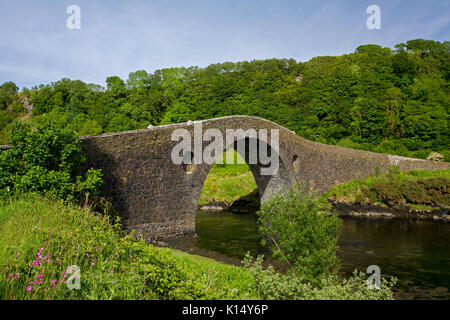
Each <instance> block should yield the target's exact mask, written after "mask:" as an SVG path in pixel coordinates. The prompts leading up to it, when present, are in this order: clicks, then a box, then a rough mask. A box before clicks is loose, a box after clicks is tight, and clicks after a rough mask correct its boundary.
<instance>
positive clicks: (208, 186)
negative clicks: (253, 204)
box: [199, 153, 257, 205]
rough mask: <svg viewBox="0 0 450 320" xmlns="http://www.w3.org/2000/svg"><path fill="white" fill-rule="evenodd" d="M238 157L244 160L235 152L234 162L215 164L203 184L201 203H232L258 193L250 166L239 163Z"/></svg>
mask: <svg viewBox="0 0 450 320" xmlns="http://www.w3.org/2000/svg"><path fill="white" fill-rule="evenodd" d="M224 154H225V153H224ZM237 159H241V160H242V158H241V157H240V156H239V155H238V154H237V153H235V160H236V161H235V163H234V164H217V163H215V164H213V166H212V168H211V171H210V172H209V174H208V176H207V178H206V180H205V183H204V185H203V189H202V193H201V195H200V199H199V204H200V205H203V204H207V203H209V202H211V201H212V200H214V201H222V202H225V203H227V204H232V203H233V202H234V201H235V200H237V199H240V198H242V197H245V196H248V195H250V194H256V191H257V186H256V182H255V179H254V177H253V174H252V173H251V171H250V168H249V167H248V165H247V164H245V163H243V164H238V163H237ZM216 162H217V161H216Z"/></svg>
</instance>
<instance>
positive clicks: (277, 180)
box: [191, 137, 296, 205]
mask: <svg viewBox="0 0 450 320" xmlns="http://www.w3.org/2000/svg"><path fill="white" fill-rule="evenodd" d="M242 140H244V141H242ZM252 140H256V141H252ZM240 142H243V143H242V144H243V145H244V149H243V150H239V148H238V146H237V145H238V144H239V143H240ZM252 143H254V145H257V146H258V147H259V146H260V144H264V145H265V148H266V149H265V150H267V151H268V154H270V155H272V154H274V155H275V157H277V163H278V166H277V167H278V168H277V170H276V172H274V174H270V175H268V174H264V173H263V172H261V170H262V168H267V167H268V166H269V165H268V164H266V165H264V164H262V163H261V161H260V159H259V157H256V158H257V159H256V160H257V161H256V163H252V162H253V161H250V152H251V150H250V145H251V144H252ZM230 149H234V150H235V151H236V152H237V153H238V154H239V155H240V156H241V157H242V159H243V160H244V161H245V163H246V164H247V166H248V167H249V169H250V171H251V173H252V176H253V179H254V180H255V182H256V186H257V188H258V193H259V198H260V201H261V204H262V203H264V202H265V201H267V200H268V199H270V198H271V197H272V196H273V195H274V194H276V193H278V192H280V191H281V190H283V189H284V188H289V187H291V186H292V185H293V184H295V182H296V181H295V179H293V177H294V176H293V172H292V167H290V166H289V164H286V163H285V160H284V159H282V158H281V157H280V152H278V151H277V150H276V148H273V147H272V145H271V143H266V142H265V141H263V140H260V139H258V138H253V137H244V138H241V139H237V140H236V141H234V142H233V143H231V144H228V145H225V146H224V147H223V149H222V152H223V151H226V150H230ZM253 151H256V153H257V154H259V149H256V150H253ZM220 156H222V154H218V155H216V157H215V160H216V159H217V158H218V157H220ZM225 162H226V161H225ZM211 168H212V164H208V163H203V164H201V165H200V166H199V167H198V168H196V169H195V171H196V173H197V176H193V177H192V178H193V179H197V180H198V181H199V183H198V184H196V185H195V186H194V188H193V190H192V194H191V202H192V203H193V204H194V205H196V204H198V201H199V199H200V194H201V192H202V190H203V187H204V184H205V181H206V178H207V176H208V174H209V172H210V171H211Z"/></svg>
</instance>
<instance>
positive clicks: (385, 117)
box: [0, 39, 450, 161]
mask: <svg viewBox="0 0 450 320" xmlns="http://www.w3.org/2000/svg"><path fill="white" fill-rule="evenodd" d="M449 49H450V42H448V41H445V42H443V43H441V42H437V41H432V40H422V39H417V40H411V41H407V42H406V43H401V44H398V45H396V46H395V48H393V49H390V48H384V47H381V46H378V45H362V46H359V47H358V48H357V49H356V50H355V52H354V53H351V54H345V55H342V56H337V57H332V56H325V57H316V58H313V59H311V60H310V61H307V62H297V61H295V60H294V59H268V60H255V61H251V62H248V61H243V62H237V63H232V62H225V63H220V64H212V65H210V66H208V67H206V68H199V67H189V68H184V67H183V68H170V69H162V70H156V71H155V72H154V73H152V74H150V73H148V72H146V71H143V70H140V71H136V72H132V73H130V74H129V76H128V79H126V80H123V79H121V78H119V77H117V76H112V77H108V78H107V79H106V84H107V86H106V88H104V87H102V86H100V85H96V84H87V83H84V82H82V81H80V80H70V79H61V80H60V81H57V82H53V83H51V84H47V85H44V84H43V85H40V86H37V87H34V88H31V89H26V88H23V89H22V90H19V88H18V87H17V86H16V85H15V84H14V83H13V82H6V83H4V84H3V85H1V86H0V144H7V143H9V139H10V135H11V129H12V127H13V120H15V119H17V120H20V121H28V122H31V123H32V124H38V123H41V122H42V121H44V120H46V119H50V120H52V121H54V122H56V124H57V125H58V126H61V127H63V128H67V129H72V130H75V131H76V132H77V133H78V134H79V135H90V134H99V133H104V132H113V131H123V130H130V129H137V128H145V127H147V126H148V125H149V124H152V125H159V124H168V123H176V122H183V121H187V120H200V119H207V118H213V117H219V116H226V115H254V116H259V117H262V118H266V119H269V120H272V121H275V122H277V123H279V124H280V125H282V126H285V127H287V128H289V129H291V130H294V131H295V132H296V133H297V134H298V135H300V136H302V137H305V138H307V139H310V140H314V141H318V142H323V143H328V144H333V145H340V146H345V147H352V148H358V149H364V150H370V151H376V152H384V153H392V154H398V155H405V156H413V157H419V158H426V157H427V156H428V155H429V154H430V153H431V152H433V151H434V152H439V153H441V154H443V155H444V156H445V160H446V161H450V137H449V110H448V109H449V79H450V51H449Z"/></svg>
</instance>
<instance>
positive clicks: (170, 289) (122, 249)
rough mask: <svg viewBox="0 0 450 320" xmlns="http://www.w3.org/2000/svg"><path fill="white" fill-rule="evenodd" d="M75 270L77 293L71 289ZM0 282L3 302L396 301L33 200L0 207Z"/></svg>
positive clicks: (354, 283) (361, 285)
mask: <svg viewBox="0 0 450 320" xmlns="http://www.w3.org/2000/svg"><path fill="white" fill-rule="evenodd" d="M74 265H76V266H78V267H79V269H80V276H81V279H80V281H81V282H80V289H74V290H70V289H69V288H68V287H67V283H68V282H69V283H70V282H71V281H70V280H69V278H70V277H71V274H70V272H68V266H74ZM0 277H1V281H0V299H8V300H32V299H33V300H48V299H50V300H53V299H58V300H66V299H74V300H76V299H79V300H81V299H83V300H112V299H124V300H125V299H195V300H198V299H248V300H252V299H262V298H265V299H277V297H278V298H283V297H291V298H292V299H391V298H392V294H391V292H390V289H389V286H387V287H386V288H384V289H382V290H380V291H379V292H378V291H373V290H372V291H371V290H367V288H366V284H365V278H355V277H352V278H350V279H349V280H348V281H347V280H344V281H342V282H338V281H337V280H333V281H332V282H328V283H327V285H324V286H322V287H317V288H315V287H312V286H311V285H310V284H308V283H302V282H299V280H297V279H296V278H290V277H288V276H287V275H281V274H276V273H273V272H270V271H269V272H268V273H266V272H262V271H261V270H260V269H258V268H257V267H256V268H255V267H250V268H243V267H237V266H231V265H226V264H223V263H220V262H217V261H215V260H212V259H209V258H205V257H200V256H196V255H191V254H187V253H184V252H181V251H178V250H174V249H169V248H158V247H155V246H154V245H152V244H149V243H147V242H145V241H143V240H139V239H135V238H132V237H131V236H129V235H125V234H123V233H122V232H121V231H120V225H118V224H115V223H113V222H111V221H110V220H109V219H108V218H107V217H104V216H101V215H99V214H96V213H94V212H92V211H90V210H88V209H80V208H78V207H75V206H70V205H69V206H68V205H64V204H63V203H61V202H55V201H51V200H48V199H45V198H42V197H39V196H30V195H24V196H21V197H13V198H10V199H7V200H0ZM279 281H280V282H279ZM278 282H279V283H278ZM349 283H350V284H351V285H349ZM303 289H304V290H303ZM292 290H293V291H292ZM302 290H303V291H302ZM305 290H307V291H305ZM291 291H292V292H294V293H295V295H293V296H292V295H291V294H292V292H291Z"/></svg>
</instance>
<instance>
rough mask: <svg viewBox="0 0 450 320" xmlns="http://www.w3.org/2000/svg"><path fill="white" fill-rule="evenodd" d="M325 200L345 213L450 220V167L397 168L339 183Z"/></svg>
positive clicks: (325, 196) (374, 216)
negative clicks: (431, 169)
mask: <svg viewBox="0 0 450 320" xmlns="http://www.w3.org/2000/svg"><path fill="white" fill-rule="evenodd" d="M321 200H322V201H324V203H325V202H327V203H328V205H329V206H330V207H331V208H333V209H335V210H336V211H337V212H339V214H340V215H342V216H352V217H363V218H384V219H394V218H395V219H414V220H430V221H438V222H444V223H448V222H450V170H438V171H423V170H414V171H409V172H400V171H398V170H396V169H395V168H393V169H392V170H390V172H388V173H386V174H377V175H375V176H372V177H367V178H364V179H360V180H355V181H351V182H349V183H345V184H342V185H338V186H335V187H334V188H332V189H331V190H330V191H329V192H327V193H325V194H324V195H322V197H321Z"/></svg>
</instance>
